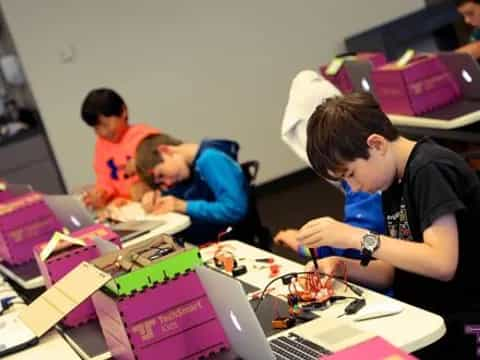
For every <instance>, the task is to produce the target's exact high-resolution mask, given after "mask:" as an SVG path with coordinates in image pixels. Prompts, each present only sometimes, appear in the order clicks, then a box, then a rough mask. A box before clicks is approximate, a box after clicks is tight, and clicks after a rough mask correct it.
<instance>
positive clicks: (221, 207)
mask: <svg viewBox="0 0 480 360" xmlns="http://www.w3.org/2000/svg"><path fill="white" fill-rule="evenodd" d="M197 167H198V170H199V172H200V175H201V177H202V178H203V179H204V181H205V182H206V183H207V184H208V186H209V187H210V189H211V190H212V191H213V193H214V195H215V200H214V201H206V200H189V201H187V204H186V213H187V214H188V215H189V216H191V217H193V218H195V219H197V220H200V221H206V222H212V223H224V224H225V223H226V224H228V223H232V224H233V223H237V222H238V221H240V220H241V219H242V218H243V217H244V216H245V214H246V213H247V208H248V188H247V186H248V185H247V184H246V180H245V177H244V175H243V172H242V169H241V168H240V166H239V164H238V163H237V162H234V161H233V160H232V159H230V158H229V157H228V156H227V155H225V154H223V153H220V152H218V151H215V150H206V151H205V153H204V155H203V156H202V157H201V158H200V159H198V161H197Z"/></svg>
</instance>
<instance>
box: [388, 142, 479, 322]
mask: <svg viewBox="0 0 480 360" xmlns="http://www.w3.org/2000/svg"><path fill="white" fill-rule="evenodd" d="M382 200H383V209H384V213H385V219H386V227H387V232H388V234H389V236H391V237H394V238H399V239H403V240H409V241H417V242H423V232H424V231H425V230H426V229H428V228H429V227H430V226H431V225H432V224H433V222H434V221H435V220H437V219H438V218H440V217H441V216H443V215H447V214H452V213H454V214H455V216H456V220H457V226H458V233H459V260H458V266H457V271H456V273H455V276H454V278H453V279H452V280H451V281H448V282H444V281H439V280H435V279H432V278H427V277H424V276H421V275H418V274H413V273H409V272H406V271H403V270H400V269H396V271H395V283H394V291H395V296H396V297H398V298H399V299H400V300H403V301H405V302H408V303H411V304H413V305H416V306H420V307H423V308H425V309H427V310H430V311H433V312H436V313H439V314H441V315H447V314H449V313H452V312H458V311H459V310H460V308H461V309H464V310H466V311H469V310H471V309H476V308H480V286H479V281H478V279H477V275H476V274H477V273H478V267H476V262H479V263H480V261H478V260H477V257H478V256H479V252H478V250H479V249H480V246H479V244H480V238H479V237H478V236H477V235H476V234H477V233H478V229H479V225H480V181H479V178H478V177H477V175H476V174H475V173H474V172H473V170H471V169H470V168H469V167H468V165H467V164H466V162H465V161H464V160H463V159H462V158H461V157H460V156H459V155H458V154H456V153H454V152H452V151H450V150H448V149H446V148H443V147H441V146H439V145H437V144H435V143H433V142H432V141H430V140H428V139H423V140H421V141H419V142H418V143H417V144H416V146H415V147H414V149H413V151H412V153H411V154H410V157H409V159H408V162H407V165H406V168H405V173H404V176H403V179H402V181H401V182H399V181H395V182H394V183H393V184H392V185H391V186H390V188H389V189H387V190H386V191H384V192H383V194H382ZM425 261H426V262H428V261H431V259H425Z"/></svg>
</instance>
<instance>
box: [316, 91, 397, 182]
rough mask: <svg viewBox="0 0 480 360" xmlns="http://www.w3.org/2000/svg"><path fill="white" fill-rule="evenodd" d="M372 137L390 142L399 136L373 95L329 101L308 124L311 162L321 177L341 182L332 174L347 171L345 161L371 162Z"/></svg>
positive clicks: (318, 108)
mask: <svg viewBox="0 0 480 360" xmlns="http://www.w3.org/2000/svg"><path fill="white" fill-rule="evenodd" d="M372 134H379V135H382V136H383V137H385V138H386V139H387V140H389V141H394V140H396V139H397V138H398V137H399V134H398V131H397V129H396V128H395V127H394V126H393V125H392V123H391V122H390V120H389V119H388V117H387V116H386V115H385V113H384V112H383V111H382V110H381V109H380V106H379V104H378V103H377V102H376V100H375V99H374V97H373V96H372V95H371V94H369V93H352V94H348V95H345V96H343V97H340V96H336V97H332V98H329V99H327V100H326V101H325V102H323V103H322V104H320V105H319V106H318V107H317V108H316V110H315V111H314V113H313V114H312V116H311V117H310V120H309V121H308V127H307V154H308V159H309V161H310V163H311V164H312V167H313V169H314V170H315V171H316V172H317V173H318V174H319V175H320V176H323V177H325V178H327V179H331V180H338V179H336V178H335V177H334V176H332V175H331V174H330V173H329V172H332V173H338V172H339V171H343V170H345V163H346V162H351V161H354V160H355V159H358V158H362V159H368V157H369V149H368V145H367V139H368V137H369V136H370V135H372Z"/></svg>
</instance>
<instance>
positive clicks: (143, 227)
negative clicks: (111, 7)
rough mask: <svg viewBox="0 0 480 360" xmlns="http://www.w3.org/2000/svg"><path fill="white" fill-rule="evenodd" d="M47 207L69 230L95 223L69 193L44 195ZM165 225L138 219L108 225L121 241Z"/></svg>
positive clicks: (162, 222)
mask: <svg viewBox="0 0 480 360" xmlns="http://www.w3.org/2000/svg"><path fill="white" fill-rule="evenodd" d="M44 198H45V201H46V203H47V205H48V207H49V208H50V209H51V210H52V211H53V212H54V213H55V215H56V216H57V218H58V219H59V220H60V222H61V223H62V224H63V226H65V227H66V228H67V229H68V230H69V231H70V232H73V231H77V230H80V229H82V228H84V227H87V226H90V225H93V224H95V221H94V220H93V217H92V215H91V213H90V212H89V211H88V210H87V208H86V207H85V206H84V205H83V203H82V202H81V200H80V199H78V198H77V197H75V196H71V195H45V197H44ZM162 225H165V221H163V220H138V221H127V222H123V223H119V224H113V225H111V226H110V227H111V228H112V230H113V231H114V232H115V233H117V234H118V235H119V236H120V240H121V242H122V243H125V242H127V241H129V240H132V239H134V238H136V237H139V236H142V235H145V234H147V233H149V232H150V231H152V230H154V229H156V228H158V227H159V226H162Z"/></svg>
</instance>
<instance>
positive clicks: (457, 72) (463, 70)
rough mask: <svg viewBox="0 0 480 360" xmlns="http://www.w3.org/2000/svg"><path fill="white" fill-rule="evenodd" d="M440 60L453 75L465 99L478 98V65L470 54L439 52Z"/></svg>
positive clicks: (479, 95)
mask: <svg viewBox="0 0 480 360" xmlns="http://www.w3.org/2000/svg"><path fill="white" fill-rule="evenodd" d="M438 56H439V58H440V60H441V61H442V62H443V63H444V64H445V66H446V67H447V69H448V71H449V72H450V73H451V74H452V75H453V76H454V77H455V79H456V80H457V83H458V84H459V86H460V91H461V92H462V94H463V97H464V98H465V99H472V100H473V99H475V100H480V66H479V65H478V62H477V60H475V59H474V58H473V57H472V56H471V55H470V54H462V53H456V52H444V53H443V52H442V53H439V55H438Z"/></svg>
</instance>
